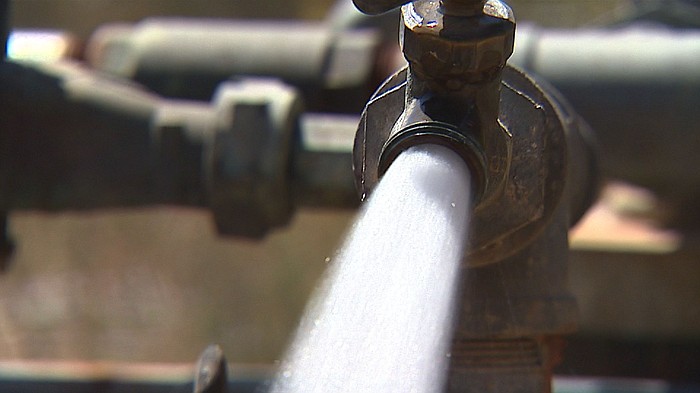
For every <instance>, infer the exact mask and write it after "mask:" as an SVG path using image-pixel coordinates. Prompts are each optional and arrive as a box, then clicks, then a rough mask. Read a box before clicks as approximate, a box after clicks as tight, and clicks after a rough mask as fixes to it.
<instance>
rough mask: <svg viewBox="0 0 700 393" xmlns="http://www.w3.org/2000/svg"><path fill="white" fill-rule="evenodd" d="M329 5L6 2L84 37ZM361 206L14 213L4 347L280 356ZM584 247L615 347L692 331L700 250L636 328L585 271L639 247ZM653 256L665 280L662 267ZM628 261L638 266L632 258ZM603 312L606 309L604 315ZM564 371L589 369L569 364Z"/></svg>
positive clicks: (571, 3) (612, 0) (2, 353)
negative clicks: (261, 226)
mask: <svg viewBox="0 0 700 393" xmlns="http://www.w3.org/2000/svg"><path fill="white" fill-rule="evenodd" d="M509 4H510V5H511V6H512V8H513V9H514V11H515V14H516V16H517V18H518V21H519V22H521V23H523V22H525V23H534V24H537V25H540V26H546V27H562V28H576V27H581V26H594V25H599V24H603V23H606V22H608V21H611V20H615V19H616V18H620V17H624V15H626V14H628V13H629V12H631V9H632V6H633V4H632V2H631V1H628V0H511V1H509ZM333 5H334V2H333V1H331V0H322V1H319V0H295V1H291V0H265V1H252V0H226V1H220V0H207V1H196V2H195V1H185V0H60V1H58V0H19V1H13V2H11V11H12V27H13V28H21V29H46V28H50V29H57V30H63V31H66V32H69V33H71V34H73V35H75V37H77V38H78V39H79V40H83V41H84V40H87V39H88V38H89V37H90V35H91V34H92V33H93V32H94V31H95V30H96V29H97V28H98V27H99V26H101V25H103V24H106V23H113V22H137V21H140V20H142V19H144V18H147V17H150V16H185V17H196V18H234V19H255V20H258V19H304V20H317V21H318V20H321V19H323V18H324V17H325V16H326V15H327V14H328V13H329V12H330V10H331V9H332V7H333ZM699 61H700V59H699ZM642 199H643V198H642ZM353 215H354V210H352V209H314V208H303V209H299V210H297V212H296V213H295V214H294V216H293V219H292V221H291V223H290V224H289V225H288V226H287V227H284V228H281V229H277V230H275V231H274V232H272V233H271V234H270V235H268V236H266V237H264V238H263V239H261V240H259V241H255V240H244V239H237V238H228V237H223V236H220V235H218V234H217V232H216V230H215V228H214V225H213V223H212V220H211V216H210V213H209V212H207V211H205V210H198V209H185V208H171V207H157V208H138V209H118V210H105V211H91V212H60V213H40V212H14V213H11V214H10V216H9V223H10V224H9V228H10V234H11V235H12V237H13V238H14V240H15V241H16V244H17V249H16V250H15V254H14V257H13V260H12V264H11V266H9V268H8V269H7V271H6V272H5V273H4V274H2V275H0V360H13V359H20V360H31V359H69V360H76V359H77V360H111V361H127V362H192V361H194V359H196V357H197V355H198V354H199V353H200V351H201V350H202V349H203V348H204V347H205V346H206V345H207V344H209V343H219V344H220V345H221V346H222V347H223V349H224V351H225V353H226V355H227V357H228V359H229V360H230V361H232V362H236V363H264V364H270V363H273V362H274V361H275V360H277V359H279V358H280V356H281V355H282V353H283V351H284V348H285V345H286V343H287V341H288V340H289V338H290V335H291V334H292V332H293V331H294V329H295V327H296V324H297V322H298V319H299V317H300V313H301V311H302V309H303V307H304V304H305V302H306V300H307V297H308V295H309V294H310V292H311V291H312V290H313V288H314V285H315V284H316V282H317V279H318V278H319V276H320V275H321V273H322V272H323V270H324V268H325V266H326V264H327V263H328V261H329V260H330V259H331V258H332V257H333V255H334V252H335V249H336V248H337V247H338V245H339V244H340V242H341V241H342V237H343V234H344V233H345V231H346V230H347V228H348V226H349V225H350V224H351V220H352V217H353ZM594 232H595V231H594ZM657 235H658V236H660V237H661V240H659V242H660V243H663V244H670V243H673V241H674V238H673V236H674V235H673V234H672V233H667V232H663V231H662V232H660V234H657ZM655 239H657V238H655ZM669 239H670V240H669ZM664 242H666V243H664ZM584 248H585V247H584ZM578 252H579V254H578V255H579V256H578V257H577V256H576V255H577V254H576V252H574V256H573V261H572V273H571V275H572V287H573V290H574V292H575V295H577V296H578V297H579V298H580V300H581V301H582V311H583V312H584V313H587V314H586V316H587V318H584V321H583V322H582V323H583V326H582V329H583V330H584V331H585V332H586V331H587V332H589V333H590V334H589V336H595V335H596V334H600V335H606V334H608V333H610V332H611V331H612V332H613V333H614V334H612V335H609V336H606V337H613V338H614V340H613V341H615V343H616V344H611V346H610V347H609V348H610V349H609V350H610V351H611V353H612V352H615V353H617V354H619V353H621V352H620V351H622V350H626V351H627V352H625V353H627V354H628V356H629V357H630V359H632V360H630V359H628V360H627V361H628V362H634V360H633V359H634V356H636V355H635V352H634V348H635V346H634V343H635V341H634V340H635V339H637V338H639V337H643V336H644V333H645V332H648V330H645V329H646V328H645V326H646V325H645V324H647V325H651V324H653V323H655V322H658V321H659V320H662V319H663V315H665V313H667V314H668V315H674V316H676V317H680V321H676V322H673V323H671V324H672V326H670V327H669V328H668V330H669V331H672V334H673V336H674V339H673V340H675V341H673V340H672V341H673V342H674V343H677V344H673V345H679V346H685V345H686V344H687V343H689V342H691V343H693V344H694V345H696V344H697V341H698V337H700V332H698V331H697V330H696V327H697V326H698V325H697V321H698V319H699V318H700V310H698V308H697V305H695V306H694V307H692V306H688V305H687V304H686V305H678V304H676V303H677V301H676V300H673V299H678V298H685V299H687V302H688V303H690V304H691V305H694V304H696V303H697V302H698V299H699V298H698V297H695V296H696V295H697V294H698V286H699V285H700V275H699V274H698V269H696V268H694V266H696V264H695V261H694V257H688V258H685V257H678V255H675V257H674V258H673V261H674V263H676V264H679V266H677V267H676V268H675V269H676V273H678V272H679V269H681V270H680V271H681V272H682V271H683V270H682V269H686V273H685V274H683V273H680V276H684V277H686V278H687V281H686V282H681V283H678V282H677V283H675V284H674V285H673V286H674V287H675V288H676V289H677V291H680V293H675V294H668V293H667V292H663V291H661V292H657V294H656V297H655V299H656V300H655V303H654V304H650V303H648V302H646V301H645V300H643V299H640V300H639V301H640V307H639V309H637V310H633V311H630V312H631V313H632V314H631V315H630V316H628V318H627V319H626V320H630V319H635V318H636V319H637V320H638V321H639V325H638V326H637V327H638V330H637V332H632V333H631V335H630V334H628V333H626V332H628V331H629V330H625V329H627V327H628V326H627V325H625V326H622V327H618V328H619V329H618V330H617V331H616V330H615V329H616V328H615V327H614V326H613V327H612V328H611V327H610V326H612V325H614V322H609V321H611V320H615V318H616V317H618V316H619V315H610V312H611V311H610V310H606V309H605V308H601V307H600V304H605V302H606V298H607V297H608V296H613V297H614V296H617V295H615V294H612V295H611V293H610V292H606V293H601V292H597V291H596V288H591V286H590V283H583V282H579V281H577V280H576V277H577V275H578V274H579V273H580V274H582V275H585V273H586V271H587V270H588V271H590V270H591V269H593V270H595V269H602V270H607V269H621V270H625V269H626V266H627V265H625V264H630V263H634V262H636V261H639V260H640V259H643V257H639V255H637V254H634V255H632V256H629V254H627V255H626V256H623V257H621V259H618V261H620V264H618V265H615V266H611V265H608V264H598V265H596V264H585V263H583V262H581V261H583V260H586V261H588V260H591V259H596V258H598V260H599V261H608V260H606V259H605V258H606V257H605V256H600V255H598V256H597V257H596V254H595V253H596V252H597V251H590V250H588V251H586V250H585V249H584V250H582V251H578ZM577 258H579V259H577ZM625 258H628V259H625ZM683 258H685V259H683ZM679 261H680V262H679ZM655 266H657V267H655V268H654V269H656V270H654V271H655V272H656V273H655V274H658V277H659V279H660V281H663V280H664V279H665V278H664V276H663V275H664V272H666V271H667V267H663V266H658V265H655ZM620 274H624V275H625V277H626V278H627V279H631V280H633V279H634V277H633V276H632V278H630V277H631V276H630V275H629V272H628V271H627V272H624V273H620ZM674 277H675V276H674ZM667 284H668V283H667ZM630 285H632V284H630ZM612 286H613V287H614V286H615V284H613V285H612ZM620 286H621V285H618V288H619V287H620ZM635 293H636V292H635ZM664 294H666V295H664ZM630 296H633V297H634V296H636V295H634V294H633V295H630ZM664 299H671V300H669V302H672V304H669V303H668V302H666V301H665V300H664ZM688 310H694V311H688ZM679 314H680V315H679ZM601 320H605V321H608V322H609V323H608V322H603V323H601V325H600V326H596V325H595V323H596V322H595V321H601ZM591 321H593V322H591ZM611 324H612V325H611ZM683 329H686V330H687V331H684V330H683ZM652 330H653V329H652ZM591 332H592V333H591ZM626 335H627V338H630V340H628V341H624V342H625V343H627V344H628V345H629V348H628V347H624V348H623V347H620V345H621V344H619V343H620V340H619V339H620V337H623V338H624V336H626ZM580 342H582V343H585V340H584V341H580ZM600 343H601V341H600V340H599V341H596V345H602V344H600ZM627 344H625V345H627ZM615 345H617V347H615ZM645 345H648V344H645ZM673 345H670V346H669V344H668V340H667V341H665V342H664V344H663V345H661V344H660V345H659V346H658V347H655V348H656V349H654V348H652V350H651V351H652V353H653V354H654V356H653V357H652V358H651V359H648V360H644V361H645V362H647V361H648V362H650V363H653V364H658V363H659V362H660V363H663V364H664V365H665V366H664V367H666V368H674V367H676V368H678V367H684V365H686V364H687V363H688V362H691V363H692V362H693V361H698V362H700V356H696V355H698V353H697V352H695V354H694V355H693V354H692V353H691V354H687V353H686V352H683V354H682V355H678V353H681V352H678V351H676V352H674V347H673ZM625 348H626V349H625ZM647 349H648V348H647ZM603 350H604V349H603ZM581 361H582V362H583V361H584V359H582V360H581ZM664 362H665V363H664ZM626 364H627V365H629V363H626ZM674 365H675V366H674ZM679 365H680V366H679ZM601 368H603V367H602V366H601ZM562 372H564V373H569V374H572V375H577V374H578V373H580V372H581V371H579V370H577V368H576V366H575V365H569V366H568V368H567V369H565V370H563V371H562ZM603 372H604V371H603ZM630 374H631V373H630ZM630 376H640V375H630ZM641 376H644V375H641Z"/></svg>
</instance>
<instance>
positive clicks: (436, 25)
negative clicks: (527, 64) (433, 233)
mask: <svg viewBox="0 0 700 393" xmlns="http://www.w3.org/2000/svg"><path fill="white" fill-rule="evenodd" d="M354 3H355V5H356V6H357V8H358V9H360V10H361V11H363V12H365V13H369V14H377V13H383V12H386V11H389V10H391V9H393V8H395V7H398V6H401V14H402V22H403V23H402V24H401V27H400V28H401V31H400V41H401V48H402V51H403V54H404V57H405V58H406V60H407V63H408V66H407V67H406V68H404V69H402V70H400V71H399V72H397V73H395V74H394V75H392V76H391V77H389V78H388V79H387V80H386V81H385V82H384V83H383V84H382V85H381V86H380V87H379V89H378V90H377V91H376V92H375V93H374V95H373V96H372V97H371V98H370V100H369V101H368V103H367V105H366V107H365V109H364V111H363V113H362V118H361V121H360V124H359V127H358V131H357V134H356V138H355V146H354V152H353V164H354V175H355V182H356V187H357V188H358V191H359V194H360V197H361V198H362V199H365V198H366V197H367V196H368V195H369V194H370V193H371V192H372V189H373V188H374V187H375V186H376V184H377V182H378V181H379V178H380V177H381V176H382V174H383V173H384V172H385V171H386V169H387V168H388V167H389V166H390V165H391V162H392V161H393V159H394V158H395V157H396V156H398V155H399V154H400V153H401V152H402V151H404V150H406V149H407V148H409V147H411V146H415V145H418V144H438V145H443V146H447V147H449V148H451V149H453V150H454V151H455V152H457V153H458V154H459V155H460V156H461V157H462V158H463V159H464V161H465V162H466V163H467V165H468V167H469V168H470V171H471V172H472V178H473V183H474V184H473V187H472V189H473V190H475V191H473V193H474V195H473V200H474V205H473V213H472V215H473V216H472V229H471V231H470V233H471V237H470V239H468V244H469V246H468V247H467V250H468V251H467V255H466V256H465V262H464V263H463V269H462V294H463V295H462V299H461V306H460V307H458V310H457V311H456V312H457V313H458V314H459V315H458V318H457V319H458V321H459V322H458V324H457V326H456V329H455V334H454V337H453V342H452V348H451V353H450V362H451V364H450V371H449V382H448V388H447V389H448V391H449V392H507V393H515V392H549V391H551V376H552V370H553V368H554V366H555V365H556V363H557V361H558V359H559V358H560V356H561V351H562V348H563V345H562V342H563V340H562V336H563V335H565V334H567V333H571V332H573V331H574V330H575V327H576V302H575V300H574V299H573V297H572V296H571V295H570V294H569V292H568V289H567V285H566V281H567V270H566V259H567V252H568V239H567V231H568V228H569V227H570V226H571V225H573V223H575V222H576V220H577V219H578V218H580V217H581V215H582V214H583V212H585V210H586V208H587V207H588V206H589V205H590V203H591V201H592V199H593V197H594V195H595V192H594V191H595V189H596V183H597V180H596V176H595V173H596V171H595V159H594V156H595V155H594V148H593V144H592V143H591V139H590V137H589V130H588V127H587V126H586V124H585V123H584V122H583V121H582V120H581V119H580V118H579V117H578V116H577V115H576V114H574V113H573V112H572V111H571V110H570V109H569V108H568V107H567V106H566V103H564V102H563V101H562V100H561V99H560V98H559V97H558V96H557V95H556V93H555V92H553V91H551V89H550V88H549V87H548V86H546V85H545V84H544V83H543V82H539V81H536V80H535V79H533V78H532V77H530V76H528V75H526V74H525V73H523V72H521V71H519V70H517V69H515V68H513V67H511V66H508V65H506V61H507V60H508V57H509V56H510V55H511V53H512V51H513V42H514V33H515V18H514V16H513V12H512V10H511V9H510V8H509V7H508V6H507V5H506V4H505V3H504V2H502V1H500V0H488V1H485V0H439V1H438V0H417V1H413V2H409V3H407V2H406V1H405V0H354Z"/></svg>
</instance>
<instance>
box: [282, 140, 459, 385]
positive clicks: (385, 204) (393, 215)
mask: <svg viewBox="0 0 700 393" xmlns="http://www.w3.org/2000/svg"><path fill="white" fill-rule="evenodd" d="M470 193H471V192H470V180H469V173H468V171H467V167H466V165H465V164H464V162H463V161H462V160H461V159H460V158H459V157H458V156H457V155H456V154H455V153H454V152H452V151H451V150H449V149H447V148H444V147H442V146H435V145H420V146H415V147H412V148H411V149H409V150H408V151H406V152H404V153H402V154H401V155H400V156H399V157H398V158H397V159H396V161H395V162H394V163H393V164H392V165H391V167H390V168H389V170H388V171H387V173H386V174H385V175H384V177H383V178H382V180H381V182H380V184H379V185H378V186H377V188H376V189H375V191H374V192H373V194H372V196H371V197H370V199H369V200H368V201H367V203H365V205H364V208H363V211H362V212H361V214H360V216H359V217H358V219H357V221H356V222H355V224H354V226H353V228H352V229H351V231H350V233H349V235H348V237H347V240H346V242H345V244H344V246H343V247H342V248H341V250H340V252H339V253H338V255H337V256H336V258H334V260H333V261H332V262H331V265H330V266H329V269H328V271H327V273H326V277H325V278H324V280H323V283H322V285H321V286H320V287H319V289H318V290H317V293H316V294H315V295H314V297H313V299H312V301H311V303H310V305H309V307H308V309H307V311H306V313H305V316H304V317H303V318H302V322H301V325H300V327H299V330H298V331H297V333H296V337H295V339H294V341H293V343H292V346H291V347H290V349H289V352H288V353H287V357H286V359H285V360H284V361H283V363H282V365H281V368H280V371H279V373H278V376H277V377H276V379H275V381H274V382H273V385H272V389H271V391H272V392H273V393H312V392H319V393H320V392H324V393H325V392H348V393H350V392H352V393H358V392H373V393H374V392H376V393H380V392H381V393H387V392H397V393H398V392H401V393H409V392H410V393H428V392H435V393H437V392H441V391H442V390H443V385H444V383H445V377H446V369H447V366H448V361H449V344H450V339H451V334H452V326H453V321H452V315H453V312H452V310H453V307H454V305H455V300H456V298H457V296H458V292H459V290H458V282H459V279H458V276H459V270H460V269H459V267H460V263H461V260H462V257H463V253H464V247H465V239H466V238H467V229H468V222H469V211H470V208H469V205H470V200H469V198H470Z"/></svg>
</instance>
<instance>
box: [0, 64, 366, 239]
mask: <svg viewBox="0 0 700 393" xmlns="http://www.w3.org/2000/svg"><path fill="white" fill-rule="evenodd" d="M265 89H266V90H265ZM220 90H221V92H220V94H218V95H217V98H216V99H215V100H214V101H213V102H212V103H211V104H209V103H200V102H191V101H181V100H165V99H161V98H159V97H158V96H155V95H153V94H151V93H148V92H145V91H143V90H141V89H140V88H139V87H138V86H135V85H133V84H126V83H124V81H122V80H117V79H112V78H109V77H105V76H102V75H99V74H96V73H93V72H90V71H87V70H85V69H83V68H81V67H79V66H77V65H76V64H74V63H69V62H64V63H55V64H51V65H30V64H22V63H16V62H5V63H3V64H2V65H0V98H1V99H2V102H3V103H5V104H4V105H3V106H2V107H1V108H0V129H2V130H3V132H1V133H0V211H11V210H18V209H20V210H21V209H34V210H65V209H95V208H114V207H128V206H144V205H154V204H169V205H188V206H200V207H211V208H213V210H214V213H215V216H217V217H218V215H217V214H218V213H217V206H221V205H222V204H223V205H228V206H230V207H231V208H232V209H234V211H238V210H241V209H243V211H247V212H250V211H251V210H250V209H249V208H248V206H254V207H255V208H256V209H258V211H259V212H261V213H260V214H262V216H255V217H257V218H256V220H257V219H260V220H262V221H265V220H267V219H270V220H271V221H270V222H260V223H253V222H251V223H249V224H245V225H243V227H250V228H253V227H259V229H258V230H256V231H255V232H256V233H258V234H262V233H264V232H265V231H266V230H267V229H269V228H270V227H271V226H276V225H281V224H282V223H284V222H286V219H285V218H284V217H276V218H270V217H267V216H266V215H268V213H269V212H273V211H276V210H275V209H276V208H277V206H278V205H280V204H285V205H290V206H296V205H307V206H308V205H312V206H329V207H330V206H332V207H354V206H356V205H357V203H358V201H357V197H356V193H355V189H354V184H353V178H352V170H351V165H352V164H351V146H352V137H353V135H354V131H355V129H356V126H357V118H356V117H354V116H340V115H324V114H306V115H303V116H301V117H299V113H298V112H297V110H296V109H295V108H297V106H298V105H295V104H294V103H295V102H297V101H298V99H297V98H294V97H296V95H295V93H294V91H293V89H291V88H288V87H284V85H282V84H277V83H275V82H270V81H267V82H266V81H259V82H255V81H252V82H245V83H243V82H236V83H230V84H222V87H221V89H220ZM275 92H277V93H275ZM283 92H284V94H282V93H283ZM283 97H288V98H283ZM261 99H262V100H268V101H264V102H265V103H263V104H259V102H261V101H260V100H261ZM285 100H286V101H285ZM290 100H291V101H290ZM285 102H286V103H285ZM234 113H235V114H236V115H234ZM232 115H234V116H232ZM237 116H238V117H237ZM246 116H252V117H246ZM259 127H264V130H265V131H264V132H258V131H257V130H259V129H260V128H259ZM267 127H269V128H267ZM273 163H276V164H273ZM231 165H234V166H233V167H231ZM212 176H214V177H212ZM251 182H252V183H251ZM270 187H272V188H270ZM279 187H288V189H284V190H281V191H279V190H280V189H279ZM263 189H265V190H267V189H275V190H278V191H275V192H274V193H273V194H274V197H272V196H269V197H266V198H259V197H261V195H259V191H260V190H263ZM246 190H248V191H246ZM256 190H257V191H256ZM229 197H230V198H231V199H227V198H229ZM222 198H223V199H222ZM280 198H282V199H280ZM266 204H267V205H266ZM227 209H228V208H227ZM278 213H279V212H278ZM274 214H277V213H274ZM284 214H285V215H286V214H288V213H286V212H285V213H284ZM277 215H279V214H277ZM231 219H234V217H229V218H228V220H231ZM217 223H219V220H218V219H217ZM234 227H235V226H234ZM236 231H237V229H236V230H235V231H234V232H236ZM243 232H245V230H244V231H243Z"/></svg>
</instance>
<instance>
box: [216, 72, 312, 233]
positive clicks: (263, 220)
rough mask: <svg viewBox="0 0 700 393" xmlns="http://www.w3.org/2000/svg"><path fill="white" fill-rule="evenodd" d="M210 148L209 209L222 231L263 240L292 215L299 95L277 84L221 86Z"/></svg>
mask: <svg viewBox="0 0 700 393" xmlns="http://www.w3.org/2000/svg"><path fill="white" fill-rule="evenodd" d="M214 102H215V107H216V108H217V109H216V111H217V114H216V133H215V136H214V138H213V143H212V145H211V148H210V149H208V152H207V154H208V157H207V158H206V160H207V165H205V168H207V176H206V177H207V180H208V187H207V189H208V190H209V204H210V207H211V209H212V211H213V212H214V219H215V221H216V226H217V228H218V230H219V232H221V233H224V234H227V233H229V234H239V235H240V234H244V235H246V236H251V237H260V236H263V235H264V234H265V233H266V232H267V230H268V229H269V228H273V227H276V226H279V225H282V224H285V223H287V221H288V220H289V218H290V216H291V214H292V202H291V201H292V198H291V191H290V189H291V187H290V184H289V182H290V178H289V176H288V174H289V172H290V170H289V168H290V167H291V157H290V152H291V150H292V149H291V145H292V137H293V135H295V133H296V127H297V125H298V118H299V115H300V114H301V108H302V106H301V100H300V98H299V95H298V94H297V92H296V90H295V89H293V88H291V87H289V86H287V85H284V84H283V83H281V82H279V81H276V80H269V79H268V80H265V79H254V80H250V79H247V80H245V81H243V82H237V83H226V84H224V85H222V86H221V87H220V88H219V90H218V92H217V94H216V96H215V99H214Z"/></svg>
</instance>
